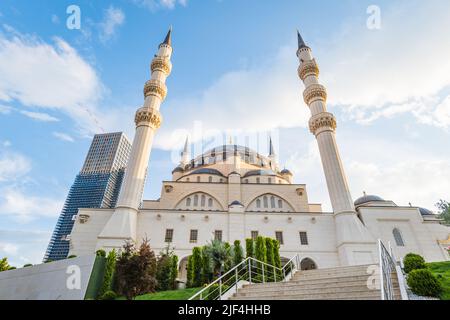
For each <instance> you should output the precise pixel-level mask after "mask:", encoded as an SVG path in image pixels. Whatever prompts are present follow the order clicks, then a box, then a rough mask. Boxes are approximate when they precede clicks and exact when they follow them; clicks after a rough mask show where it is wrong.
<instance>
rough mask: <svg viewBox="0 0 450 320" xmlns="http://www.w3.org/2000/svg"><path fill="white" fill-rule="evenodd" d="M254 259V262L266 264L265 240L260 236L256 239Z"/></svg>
mask: <svg viewBox="0 0 450 320" xmlns="http://www.w3.org/2000/svg"><path fill="white" fill-rule="evenodd" d="M255 258H256V260H259V261H262V262H267V248H266V240H265V239H264V237H262V236H258V237H257V238H256V244H255Z"/></svg>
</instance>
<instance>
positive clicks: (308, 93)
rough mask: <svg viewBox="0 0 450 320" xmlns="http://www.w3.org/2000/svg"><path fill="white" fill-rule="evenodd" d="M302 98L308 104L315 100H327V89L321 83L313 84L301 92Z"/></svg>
mask: <svg viewBox="0 0 450 320" xmlns="http://www.w3.org/2000/svg"><path fill="white" fill-rule="evenodd" d="M303 99H304V100H305V103H306V104H307V105H308V106H309V105H310V104H311V103H313V102H314V101H316V100H322V101H323V102H326V101H327V89H325V87H324V86H323V85H321V84H313V85H310V86H309V87H307V88H306V89H305V91H304V92H303Z"/></svg>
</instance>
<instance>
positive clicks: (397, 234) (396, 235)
mask: <svg viewBox="0 0 450 320" xmlns="http://www.w3.org/2000/svg"><path fill="white" fill-rule="evenodd" d="M392 234H393V235H394V239H395V243H396V244H397V246H399V247H404V246H405V242H404V241H403V237H402V234H401V233H400V230H398V229H397V228H395V229H394V230H392Z"/></svg>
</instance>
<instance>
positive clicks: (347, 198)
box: [297, 32, 377, 265]
mask: <svg viewBox="0 0 450 320" xmlns="http://www.w3.org/2000/svg"><path fill="white" fill-rule="evenodd" d="M297 35H298V50H297V57H298V58H299V60H300V67H299V68H298V74H299V77H300V79H301V80H302V81H303V83H304V84H305V87H306V89H305V91H304V92H303V98H304V100H305V103H306V104H307V105H308V106H309V108H310V110H311V118H310V120H309V128H310V131H311V133H312V134H314V135H315V137H316V139H317V143H318V145H319V152H320V157H321V159H322V165H323V170H324V173H325V178H326V181H327V186H328V193H329V196H330V200H331V205H332V207H333V212H334V215H335V223H336V240H337V247H338V248H339V249H338V250H339V257H340V260H341V264H342V265H352V264H362V263H371V262H373V261H376V259H377V256H376V254H375V252H373V250H374V245H375V243H376V242H375V241H374V239H373V238H372V236H371V235H370V233H369V231H368V230H367V229H366V228H365V227H364V225H363V224H362V223H361V221H360V220H359V219H358V217H357V214H356V211H355V206H354V204H353V200H352V196H351V194H350V190H349V187H348V183H347V178H346V176H345V172H344V167H343V165H342V161H341V157H340V155H339V150H338V146H337V143H336V136H335V131H336V118H335V116H334V115H333V114H332V113H330V112H327V107H326V101H327V91H326V89H325V87H324V86H323V85H321V84H319V67H318V65H317V63H316V61H315V59H314V58H313V56H312V52H311V49H310V48H309V47H308V46H307V45H306V44H305V42H304V41H303V38H302V36H301V35H300V32H297ZM375 249H376V248H375Z"/></svg>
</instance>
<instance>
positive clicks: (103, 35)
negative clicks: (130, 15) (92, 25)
mask: <svg viewBox="0 0 450 320" xmlns="http://www.w3.org/2000/svg"><path fill="white" fill-rule="evenodd" d="M124 22H125V13H124V12H123V11H122V10H121V9H119V8H115V7H113V6H110V7H109V8H108V9H107V10H106V11H105V15H104V18H103V21H102V22H101V23H100V41H102V42H107V41H109V40H110V39H112V38H113V37H114V36H115V34H116V32H117V29H118V28H119V27H120V26H121V25H123V24H124Z"/></svg>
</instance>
